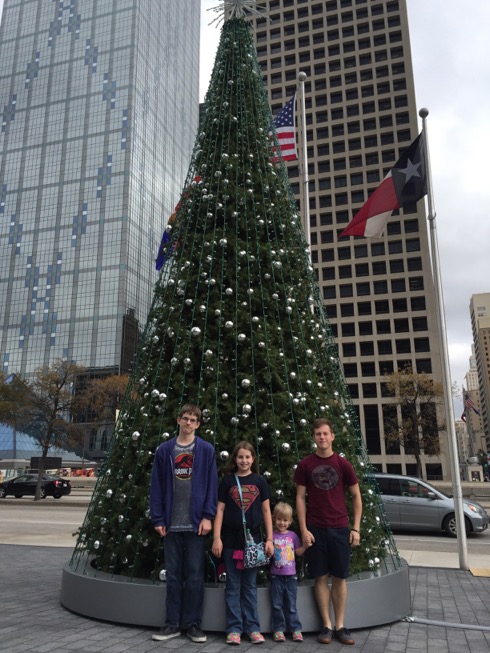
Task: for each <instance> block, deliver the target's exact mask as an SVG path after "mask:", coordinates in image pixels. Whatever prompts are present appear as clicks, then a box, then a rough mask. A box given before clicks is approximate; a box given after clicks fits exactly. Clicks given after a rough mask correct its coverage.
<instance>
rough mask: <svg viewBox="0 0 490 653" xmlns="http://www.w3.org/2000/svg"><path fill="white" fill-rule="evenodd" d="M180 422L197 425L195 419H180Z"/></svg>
mask: <svg viewBox="0 0 490 653" xmlns="http://www.w3.org/2000/svg"><path fill="white" fill-rule="evenodd" d="M180 420H181V422H189V424H197V419H196V418H195V417H181V418H180Z"/></svg>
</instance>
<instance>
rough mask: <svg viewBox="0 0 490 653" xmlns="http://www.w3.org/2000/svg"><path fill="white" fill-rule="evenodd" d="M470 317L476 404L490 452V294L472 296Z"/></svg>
mask: <svg viewBox="0 0 490 653" xmlns="http://www.w3.org/2000/svg"><path fill="white" fill-rule="evenodd" d="M470 316H471V328H472V331H473V344H474V348H475V361H476V371H477V374H478V390H479V404H477V403H476V402H475V404H476V405H477V407H478V408H479V412H480V416H481V425H482V429H483V433H484V436H485V440H486V446H487V451H490V293H482V294H478V295H472V297H471V300H470ZM473 401H475V399H473ZM468 412H470V413H471V412H474V411H471V410H470V411H467V413H468Z"/></svg>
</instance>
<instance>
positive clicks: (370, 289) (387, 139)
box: [251, 0, 451, 479]
mask: <svg viewBox="0 0 490 653" xmlns="http://www.w3.org/2000/svg"><path fill="white" fill-rule="evenodd" d="M259 4H260V5H262V6H263V7H264V8H265V13H264V16H263V17H260V18H253V19H251V20H252V21H253V25H254V31H255V38H256V44H257V52H258V57H259V61H260V64H261V66H262V70H263V73H264V80H265V83H266V86H267V89H268V93H269V99H270V103H271V107H272V110H273V113H277V111H278V110H279V108H280V107H281V106H282V105H284V104H285V102H286V101H287V100H288V99H289V98H290V97H291V96H292V94H293V93H294V92H295V91H296V90H297V87H298V84H297V78H298V73H299V72H300V71H303V72H305V73H306V74H307V80H306V84H305V89H306V92H305V104H306V112H305V115H306V136H307V153H308V173H309V199H308V202H309V209H310V227H311V254H312V261H313V265H314V267H315V269H316V270H317V273H318V279H319V283H320V288H321V292H322V293H323V298H324V301H325V305H326V307H327V311H328V315H329V318H330V323H331V326H332V329H333V332H334V335H335V337H336V339H337V343H338V348H339V354H340V358H341V360H342V362H343V365H344V371H345V376H346V380H347V383H348V385H349V388H350V392H351V395H352V398H353V401H354V404H355V405H356V407H357V409H358V411H359V419H360V424H361V430H362V432H363V433H364V436H365V439H366V445H367V449H368V452H369V455H370V459H371V462H372V463H373V464H374V465H375V466H376V467H377V468H378V469H380V470H383V471H389V472H401V473H413V472H415V469H416V466H415V459H414V457H413V456H405V455H404V452H403V449H401V448H400V447H395V446H391V448H387V445H386V443H385V438H384V422H383V416H384V415H386V414H388V413H389V411H390V409H391V407H390V403H391V401H392V400H390V399H389V398H388V397H387V393H386V389H385V387H384V381H385V380H386V376H385V375H386V374H390V373H391V372H394V371H395V372H396V371H398V370H402V369H403V368H405V367H406V366H407V365H410V366H411V367H412V369H413V370H414V371H416V372H427V373H428V374H430V375H431V377H432V378H433V379H434V380H435V381H440V380H441V376H442V372H441V362H440V348H439V337H438V331H437V321H436V314H435V294H434V287H433V282H432V273H431V262H430V257H429V243H428V231H427V220H426V214H425V207H424V202H423V201H420V202H418V203H417V205H416V206H413V207H412V208H411V209H410V210H403V211H400V212H399V214H397V213H396V212H395V214H394V215H393V216H392V218H391V219H390V221H389V223H388V225H387V228H386V231H385V235H384V236H383V237H382V238H381V239H367V238H345V239H342V240H339V238H338V236H339V234H340V233H341V231H342V230H343V229H344V228H345V227H346V225H347V223H348V222H349V221H350V220H351V219H352V217H353V216H354V214H355V213H356V211H357V210H358V209H359V208H360V207H361V206H362V204H363V203H364V201H365V200H366V199H367V197H368V196H369V194H370V193H371V192H372V191H373V190H374V189H375V188H376V187H377V185H378V184H379V182H380V181H381V180H382V179H383V177H384V176H385V175H386V173H387V172H388V171H389V169H390V168H391V167H392V166H393V165H394V164H395V162H396V161H397V159H398V158H399V156H400V154H401V153H402V152H403V150H404V149H406V148H407V147H408V145H409V144H410V143H411V141H412V140H413V139H414V138H415V137H416V135H417V133H418V131H419V125H418V112H417V106H416V103H415V91H414V80H413V71H412V64H411V53H410V42H409V26H408V19H407V8H406V2H405V0H383V1H379V2H377V1H375V0H370V1H368V0H327V1H320V0H267V1H266V2H261V3H259ZM298 109H299V103H298ZM300 136H301V130H300ZM299 140H300V141H301V140H302V139H301V138H300V139H299ZM300 144H301V142H300ZM301 160H302V154H301V151H300V160H299V161H293V162H288V164H287V165H288V172H289V176H290V179H291V182H292V185H293V190H294V192H295V195H296V197H297V198H298V201H299V202H300V205H301V206H304V201H303V198H302V183H301V181H302V178H301V175H300V173H301ZM443 420H444V416H443V414H442V413H441V418H440V421H441V422H443ZM440 441H441V454H440V455H439V456H430V457H429V456H423V469H424V475H425V476H426V477H427V478H441V477H444V478H447V479H448V478H450V477H451V471H450V465H449V461H448V456H447V438H446V434H445V433H442V434H441V437H440Z"/></svg>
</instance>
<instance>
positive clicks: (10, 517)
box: [0, 495, 490, 555]
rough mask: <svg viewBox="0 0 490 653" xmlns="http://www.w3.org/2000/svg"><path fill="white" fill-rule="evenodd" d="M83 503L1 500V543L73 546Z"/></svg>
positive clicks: (427, 544) (420, 544)
mask: <svg viewBox="0 0 490 653" xmlns="http://www.w3.org/2000/svg"><path fill="white" fill-rule="evenodd" d="M80 504H81V502H80V501H79V500H78V499H77V496H76V495H75V496H74V495H70V496H69V497H62V498H61V499H59V500H56V499H52V498H50V497H48V498H47V499H44V500H42V501H37V502H34V501H33V499H32V497H24V498H22V499H15V498H14V497H12V498H11V497H7V498H5V499H0V524H1V527H0V544H25V545H44V546H60V547H73V546H75V543H76V538H75V537H74V533H75V532H76V530H77V529H78V528H79V527H80V526H81V525H82V522H83V519H84V517H85V513H86V510H87V506H86V505H80ZM395 541H396V544H397V547H398V549H399V550H404V551H406V550H410V551H430V552H445V553H455V554H456V553H457V552H458V543H457V541H456V540H454V539H452V538H449V537H446V536H445V535H444V534H442V533H441V534H439V533H435V534H428V533H403V534H402V533H395ZM467 548H468V553H469V554H475V555H488V554H490V530H487V531H486V532H485V533H483V534H482V535H473V536H470V537H468V539H467Z"/></svg>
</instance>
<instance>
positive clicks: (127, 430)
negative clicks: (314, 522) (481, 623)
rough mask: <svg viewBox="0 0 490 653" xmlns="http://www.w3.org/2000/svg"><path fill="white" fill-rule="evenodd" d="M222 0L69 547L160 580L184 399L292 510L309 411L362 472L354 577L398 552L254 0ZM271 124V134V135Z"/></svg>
mask: <svg viewBox="0 0 490 653" xmlns="http://www.w3.org/2000/svg"><path fill="white" fill-rule="evenodd" d="M224 5H225V7H228V13H227V20H226V21H225V22H224V25H223V28H222V34H221V40H220V44H219V48H218V52H217V56H216V61H215V66H214V70H213V74H212V78H211V82H210V87H209V90H208V93H207V97H206V101H205V115H204V118H203V120H202V124H201V125H200V128H199V133H198V135H197V138H196V142H195V147H194V151H193V155H192V160H191V164H190V168H189V172H188V176H187V180H186V183H185V187H184V189H183V192H182V196H181V199H180V201H179V204H178V206H177V207H176V211H175V214H174V215H173V216H172V220H171V221H169V223H168V226H167V228H166V232H165V236H164V238H163V240H162V247H161V251H160V253H159V265H160V266H161V272H160V277H159V280H158V283H157V284H156V288H155V294H154V300H153V304H152V308H151V311H150V314H149V316H148V321H147V324H146V328H145V331H144V334H143V337H142V339H141V344H140V348H139V352H138V357H137V360H136V361H135V365H134V371H133V374H132V377H131V381H130V384H129V387H128V391H127V393H126V396H125V399H124V403H123V408H122V410H121V413H120V415H119V418H118V422H117V424H116V429H115V434H114V437H113V441H112V444H111V449H110V452H109V454H108V456H107V460H106V463H105V466H104V468H103V470H102V473H101V475H100V477H99V479H98V482H97V485H96V488H95V491H94V496H93V499H92V502H91V504H90V506H89V509H88V512H87V515H86V519H85V522H84V524H83V526H82V528H81V529H80V533H79V537H78V543H77V546H76V549H75V552H74V555H73V560H72V564H73V562H75V563H76V564H77V565H78V564H79V563H81V562H83V561H84V564H90V565H92V567H95V568H96V569H99V570H103V571H105V572H110V573H114V574H119V575H124V576H132V577H136V578H151V579H154V580H158V578H162V577H163V576H162V574H161V572H162V570H164V569H165V561H164V546H163V540H162V539H161V538H159V537H158V535H157V534H156V533H155V531H154V529H153V527H152V524H151V522H150V520H149V514H148V494H149V481H150V474H151V469H152V464H153V458H154V454H155V450H156V449H157V447H158V446H159V444H160V443H161V442H162V441H164V440H166V439H167V438H170V437H173V436H174V435H175V434H176V418H177V416H178V413H179V409H180V407H181V406H182V405H183V404H184V403H187V402H191V403H196V404H198V405H199V406H200V407H201V409H202V410H203V419H202V423H201V428H200V432H199V434H200V436H201V437H202V438H204V439H205V440H207V441H208V442H211V443H212V444H213V445H214V447H215V449H216V456H217V461H218V465H219V467H222V466H223V464H224V463H225V462H226V461H227V459H228V458H229V456H230V453H231V452H232V450H233V447H234V445H235V444H236V443H237V442H238V441H240V440H243V439H245V440H248V441H250V442H251V443H252V444H253V445H254V447H255V449H256V451H257V456H258V463H259V469H260V472H261V473H262V474H263V475H264V476H265V477H266V479H267V481H268V482H269V484H270V487H271V492H272V504H274V502H276V501H278V500H287V501H289V502H291V503H292V504H293V505H294V496H295V488H294V484H293V482H292V478H293V473H294V468H295V466H296V464H297V463H298V461H299V460H300V459H301V458H302V457H304V456H305V455H307V454H309V453H311V451H312V422H313V420H314V419H315V418H316V417H327V418H329V419H330V420H332V422H333V424H334V431H335V434H336V441H335V449H336V451H337V452H338V453H340V454H341V455H345V456H346V457H347V458H348V459H349V460H350V461H351V462H352V463H353V464H354V467H355V469H356V472H357V474H358V477H359V479H360V486H361V492H362V495H363V505H364V512H363V517H362V533H363V544H362V546H361V547H359V549H357V550H356V552H355V554H354V558H353V562H352V565H351V571H352V573H353V574H355V573H358V572H361V571H372V572H376V570H377V569H379V567H381V566H383V565H384V564H385V562H386V559H387V558H389V559H393V560H395V561H397V560H398V556H397V553H396V548H395V546H394V544H393V540H392V538H391V536H390V534H389V531H388V530H387V527H386V523H385V520H384V518H383V512H382V510H381V509H380V501H379V498H378V496H377V492H376V488H375V484H374V481H373V480H372V475H371V471H370V467H369V462H368V459H367V455H366V452H365V450H364V446H363V441H362V437H361V434H360V432H359V428H358V422H357V416H356V413H355V411H354V408H353V406H352V403H351V400H350V397H349V395H348V390H347V386H346V383H345V381H344V377H343V372H342V365H341V363H340V361H339V357H338V351H337V347H336V344H335V342H334V339H333V337H332V335H331V332H330V329H329V325H328V321H327V318H326V314H325V311H324V307H323V304H322V301H321V299H320V297H319V292H318V287H317V282H316V277H315V272H314V270H313V269H312V266H311V264H310V259H309V252H308V246H307V243H306V242H305V238H304V235H303V230H302V226H301V219H300V216H299V215H298V211H297V207H296V204H295V200H294V197H293V195H292V192H291V188H290V185H289V181H288V176H287V171H286V168H285V166H284V163H279V164H277V163H275V162H274V148H275V147H278V142H277V139H276V136H275V133H274V130H273V128H272V124H273V123H272V116H271V112H270V108H269V105H268V102H267V95H266V92H265V89H264V87H263V82H262V74H261V71H260V68H259V65H258V62H257V58H256V53H255V47H254V42H253V37H252V32H251V27H250V25H249V24H248V23H247V21H246V19H245V16H244V15H243V12H244V11H245V10H246V9H244V8H245V7H246V6H248V5H250V3H248V2H225V3H224ZM271 129H272V131H273V134H272V136H271V135H270V133H269V132H270V130H271Z"/></svg>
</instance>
